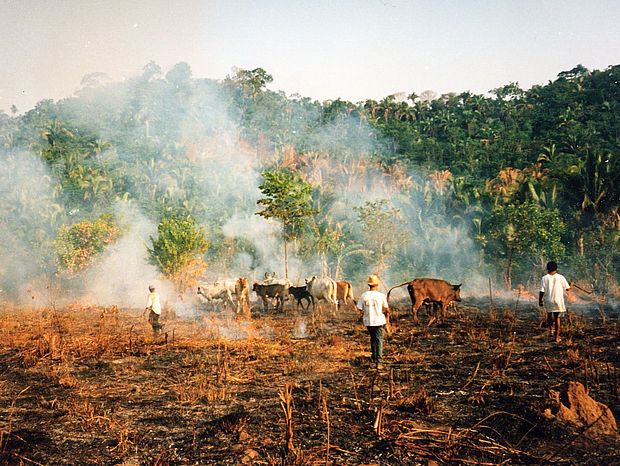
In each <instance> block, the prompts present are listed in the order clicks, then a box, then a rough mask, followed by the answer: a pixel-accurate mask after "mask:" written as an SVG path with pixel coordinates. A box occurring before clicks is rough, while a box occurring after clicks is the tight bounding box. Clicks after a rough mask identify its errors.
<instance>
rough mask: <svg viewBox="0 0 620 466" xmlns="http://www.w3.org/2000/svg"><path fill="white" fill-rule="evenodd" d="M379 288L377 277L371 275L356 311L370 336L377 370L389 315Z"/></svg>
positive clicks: (386, 304)
mask: <svg viewBox="0 0 620 466" xmlns="http://www.w3.org/2000/svg"><path fill="white" fill-rule="evenodd" d="M377 288H379V277H377V276H376V275H371V276H370V277H368V291H365V292H364V293H362V296H360V299H359V301H358V302H357V309H358V310H359V312H360V315H361V316H362V319H363V322H364V325H365V326H366V328H367V329H368V333H369V334H370V350H371V352H372V362H373V363H375V365H376V367H377V369H381V368H382V367H383V366H382V364H381V359H382V357H383V332H384V329H385V324H386V323H387V319H386V317H385V316H387V315H389V313H390V308H389V307H388V302H387V298H386V297H385V295H384V294H383V293H381V292H380V291H379V290H378V289H377Z"/></svg>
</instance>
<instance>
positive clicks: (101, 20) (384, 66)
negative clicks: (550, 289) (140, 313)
mask: <svg viewBox="0 0 620 466" xmlns="http://www.w3.org/2000/svg"><path fill="white" fill-rule="evenodd" d="M596 6H597V8H591V7H587V6H585V5H582V4H579V3H577V2H545V3H544V5H538V4H535V3H534V2H526V1H523V2H511V3H510V5H508V4H507V3H506V2H504V3H501V4H499V3H495V2H473V1H472V2H382V1H377V2H371V1H368V2H363V3H359V2H311V3H310V2H307V3H306V2H299V3H295V4H294V5H292V6H291V5H288V4H285V3H283V2H276V1H271V2H259V3H251V2H237V3H232V4H230V3H229V2H217V1H211V2H198V1H196V2H182V3H180V4H179V5H176V6H175V8H174V9H173V10H172V11H171V10H170V8H169V5H168V3H167V2H133V3H131V4H130V5H129V4H126V3H124V2H113V1H98V2H89V3H83V2H77V1H66V2H37V1H26V2H13V1H7V2H4V3H3V5H2V6H1V7H0V8H1V9H2V11H1V13H3V14H1V15H0V26H3V27H4V29H3V31H4V32H3V33H4V34H5V35H6V37H10V38H11V40H7V41H2V42H1V43H0V58H1V59H2V60H3V62H2V63H0V64H4V65H5V66H4V67H3V68H1V69H2V71H0V109H4V110H2V111H0V168H2V170H0V203H1V204H2V205H1V207H2V209H3V212H5V213H6V215H5V216H4V218H2V219H1V220H0V240H1V241H0V260H1V264H0V288H2V289H3V293H4V294H3V295H2V297H3V299H9V298H10V299H14V300H20V301H21V302H33V299H34V300H35V301H34V303H35V304H38V305H47V304H49V302H50V299H51V298H50V297H49V295H50V294H51V291H53V290H56V288H57V287H58V288H59V290H60V295H62V296H63V298H64V299H74V298H84V299H87V300H89V301H91V302H94V303H96V304H102V305H103V304H105V305H107V304H121V305H127V306H134V307H135V306H139V302H140V301H141V299H142V298H141V296H142V294H143V290H144V289H145V287H146V284H147V283H158V286H160V288H163V289H165V290H166V293H167V294H169V295H175V294H179V293H182V292H183V291H187V290H190V292H191V290H193V289H194V288H193V286H190V285H187V286H185V284H193V283H194V282H195V279H196V276H197V275H199V273H198V272H201V275H202V278H208V279H210V280H216V279H222V278H230V277H237V276H247V277H248V278H250V280H254V279H258V278H260V277H261V276H262V275H263V273H265V272H268V271H276V272H277V273H278V274H279V275H281V276H282V275H284V258H283V241H282V235H283V228H284V230H286V234H287V237H288V243H290V249H289V251H290V254H289V270H290V278H291V279H292V280H293V281H294V282H296V283H303V279H304V278H305V277H307V276H310V275H315V274H316V275H318V274H329V275H332V276H334V277H337V278H347V279H349V280H352V281H354V282H355V283H356V284H357V283H359V284H361V285H362V284H363V280H364V278H365V276H366V275H367V274H368V273H371V272H379V273H380V275H381V276H382V278H383V279H384V280H385V282H386V284H388V285H392V284H396V283H400V282H402V281H404V280H409V279H411V278H413V277H416V276H418V277H419V276H434V277H441V278H444V279H446V280H450V281H452V282H454V283H460V282H466V286H465V287H464V295H465V296H472V295H474V294H476V293H478V294H480V293H484V294H486V293H487V292H488V280H489V278H491V279H492V280H493V281H495V282H498V283H500V284H501V285H502V286H505V288H506V289H507V290H509V289H511V288H514V287H515V286H525V287H526V288H528V289H529V290H530V292H532V291H533V290H534V288H535V287H536V284H535V283H536V280H538V279H539V274H540V272H541V267H542V265H543V264H544V261H545V260H546V259H548V258H556V259H562V260H564V261H565V263H566V264H570V267H571V269H570V272H571V273H572V274H574V276H575V277H578V278H580V279H582V280H584V281H585V282H587V284H588V286H591V287H593V288H596V289H597V290H599V291H600V292H601V293H604V294H607V293H610V292H612V293H613V292H615V290H616V288H615V287H617V282H618V269H619V262H620V258H619V255H618V241H619V237H618V233H617V232H618V231H619V225H618V222H619V221H620V220H619V219H620V216H619V215H618V210H619V202H620V201H619V196H618V186H620V180H619V179H618V176H619V173H620V170H618V166H619V165H618V164H619V163H620V162H619V158H618V156H617V154H618V147H619V141H618V138H617V134H618V131H619V130H620V129H619V128H618V127H617V126H618V121H620V118H619V117H618V115H619V112H620V103H619V102H620V95H619V94H620V93H619V90H618V74H619V69H618V66H617V65H615V63H616V62H617V60H616V58H618V57H616V54H617V52H616V51H617V50H620V48H619V47H618V46H619V45H620V39H619V36H620V34H619V33H618V29H617V27H616V25H617V21H616V20H618V19H620V18H618V14H619V11H620V7H618V6H617V5H616V4H615V3H613V2H607V3H603V2H600V3H597V5H596ZM603 6H605V7H606V8H605V9H603V8H602V7H603ZM584 65H585V66H584ZM547 81H549V82H547ZM517 82H518V83H520V84H518V83H517ZM323 99H325V100H323ZM266 173H280V174H289V175H294V176H296V177H297V178H296V181H294V182H292V183H293V187H303V186H305V185H306V184H307V187H308V189H309V191H308V192H309V193H310V194H308V196H309V197H308V198H307V199H304V200H303V202H305V203H306V204H307V205H308V206H309V208H311V209H310V211H311V213H310V211H308V213H307V214H306V215H305V216H304V222H301V223H300V224H297V225H295V226H286V225H285V221H286V220H287V216H286V215H284V216H283V217H281V218H279V220H278V219H273V218H272V219H266V218H264V217H263V216H259V215H256V213H257V211H258V210H260V208H259V205H258V204H257V201H258V200H259V199H261V198H262V197H263V196H264V193H263V192H261V189H260V185H261V183H264V181H265V180H266V178H265V174H266ZM295 183H296V185H295ZM287 189H288V188H287ZM291 192H292V191H291ZM289 214H290V212H289ZM377 219H379V220H378V221H377ZM186 221H187V222H190V223H191V225H190V223H187V224H185V223H183V222H186ZM167 222H168V223H167ZM283 222H284V223H283ZM166 225H167V226H166ZM182 225H185V226H187V225H190V226H189V227H188V228H189V229H190V230H191V232H190V233H191V234H190V239H191V235H195V238H200V239H201V240H202V243H201V241H197V242H196V244H199V243H200V246H197V248H196V250H193V251H191V252H190V253H189V256H188V257H190V256H191V260H190V259H188V257H185V258H183V259H179V258H178V257H177V258H176V259H175V260H172V261H171V262H173V263H175V264H176V265H178V264H184V265H183V268H182V273H181V272H180V271H179V270H180V269H178V270H177V269H174V270H172V268H170V269H166V265H165V264H162V263H161V260H164V259H165V257H164V256H165V255H166V254H168V253H169V254H170V255H173V254H172V252H174V253H175V254H176V253H177V252H178V251H172V252H171V251H170V249H174V248H173V247H172V246H170V244H168V245H167V246H166V247H167V248H169V249H168V250H166V251H165V253H166V254H165V253H164V252H162V251H159V252H157V253H154V252H153V251H154V248H155V246H154V245H155V243H156V241H157V240H158V238H165V234H166V233H170V235H171V237H173V239H174V238H179V237H182V235H180V233H179V231H176V230H174V228H181V226H182ZM283 225H284V226H283ZM185 226H183V228H185ZM166 228H168V230H166ZM194 229H195V230H194ZM162 241H163V240H162ZM181 243H184V244H189V243H192V241H190V240H187V238H186V240H184V241H181ZM192 244H193V243H192ZM176 246H178V244H175V247H176ZM162 257H164V259H162ZM186 259H187V260H186ZM158 261H160V262H158ZM175 261H176V262H175ZM192 261H197V262H192ZM179 267H180V266H179ZM192 267H195V268H192ZM203 269H204V270H203ZM192 270H194V271H195V275H196V276H193V277H191V279H189V278H187V279H186V278H183V277H184V275H183V274H184V273H188V274H189V273H190V271H192ZM163 276H166V277H167V278H168V280H164V278H163ZM173 283H174V286H175V287H176V288H177V290H176V292H174V291H173V285H172V284H173ZM139 290H142V291H139Z"/></svg>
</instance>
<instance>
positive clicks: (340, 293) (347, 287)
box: [336, 281, 355, 305]
mask: <svg viewBox="0 0 620 466" xmlns="http://www.w3.org/2000/svg"><path fill="white" fill-rule="evenodd" d="M336 298H337V299H338V304H340V303H344V304H345V305H347V304H349V299H350V300H351V302H352V303H353V304H355V300H354V298H353V286H352V285H351V282H345V281H339V282H336Z"/></svg>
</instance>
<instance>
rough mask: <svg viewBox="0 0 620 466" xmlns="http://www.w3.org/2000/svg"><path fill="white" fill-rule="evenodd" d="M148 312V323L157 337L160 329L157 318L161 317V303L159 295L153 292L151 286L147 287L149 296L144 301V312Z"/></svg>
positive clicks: (153, 289)
mask: <svg viewBox="0 0 620 466" xmlns="http://www.w3.org/2000/svg"><path fill="white" fill-rule="evenodd" d="M146 311H149V323H150V324H151V326H152V327H153V333H154V334H155V335H157V334H158V333H159V330H160V329H161V324H160V323H159V317H160V316H161V303H160V301H159V293H157V291H155V287H154V286H153V285H150V286H149V295H148V297H147V300H146V309H145V312H146Z"/></svg>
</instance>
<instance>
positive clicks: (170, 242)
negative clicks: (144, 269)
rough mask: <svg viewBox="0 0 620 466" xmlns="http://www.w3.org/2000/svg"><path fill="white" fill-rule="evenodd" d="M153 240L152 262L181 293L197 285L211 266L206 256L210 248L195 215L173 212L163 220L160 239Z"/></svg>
mask: <svg viewBox="0 0 620 466" xmlns="http://www.w3.org/2000/svg"><path fill="white" fill-rule="evenodd" d="M150 240H151V247H147V250H148V256H149V262H150V263H151V264H153V265H155V266H157V268H158V269H159V271H160V272H161V274H162V275H163V276H164V277H166V278H167V279H168V280H170V281H171V282H172V283H173V284H174V286H175V289H176V291H177V293H179V294H180V295H182V294H183V293H184V292H185V290H187V288H188V287H191V286H194V285H195V284H196V281H197V280H198V277H200V275H202V274H203V273H204V271H205V269H206V267H207V264H206V263H205V261H204V259H203V257H202V255H203V254H204V253H205V252H206V251H207V249H208V247H209V242H208V241H207V239H206V234H205V231H204V229H203V228H201V227H198V226H197V225H196V221H195V220H194V219H193V218H192V217H189V216H185V217H182V216H179V215H169V216H166V217H164V218H162V220H161V221H160V222H159V225H158V227H157V238H153V237H152V236H151V237H150Z"/></svg>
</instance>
